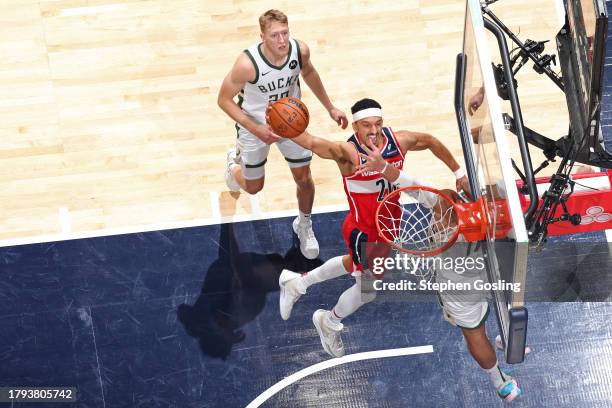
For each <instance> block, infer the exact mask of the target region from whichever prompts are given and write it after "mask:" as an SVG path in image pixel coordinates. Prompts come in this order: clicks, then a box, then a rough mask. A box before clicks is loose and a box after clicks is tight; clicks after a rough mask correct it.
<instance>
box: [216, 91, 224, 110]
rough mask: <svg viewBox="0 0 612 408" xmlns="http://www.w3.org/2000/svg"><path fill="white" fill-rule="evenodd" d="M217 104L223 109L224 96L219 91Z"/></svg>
mask: <svg viewBox="0 0 612 408" xmlns="http://www.w3.org/2000/svg"><path fill="white" fill-rule="evenodd" d="M217 106H219V107H220V108H221V109H223V97H222V96H221V93H219V95H217Z"/></svg>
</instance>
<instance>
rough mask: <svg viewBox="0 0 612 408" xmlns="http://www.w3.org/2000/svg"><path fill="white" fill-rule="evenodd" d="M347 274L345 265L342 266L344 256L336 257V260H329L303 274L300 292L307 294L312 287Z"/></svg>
mask: <svg viewBox="0 0 612 408" xmlns="http://www.w3.org/2000/svg"><path fill="white" fill-rule="evenodd" d="M347 273H348V272H347V271H346V269H344V265H343V264H342V256H336V257H335V258H331V259H328V260H327V261H325V263H324V264H323V265H321V266H319V267H318V268H315V269H313V270H312V271H310V272H306V273H305V274H303V275H302V276H301V277H300V279H298V283H297V284H298V288H299V289H300V292H304V293H305V292H306V289H308V287H309V286H310V285H313V284H315V283H319V282H323V281H326V280H329V279H333V278H336V277H338V276H342V275H345V274H347Z"/></svg>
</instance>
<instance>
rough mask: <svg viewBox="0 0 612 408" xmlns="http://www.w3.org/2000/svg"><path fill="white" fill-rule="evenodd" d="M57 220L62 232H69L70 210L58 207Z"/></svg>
mask: <svg viewBox="0 0 612 408" xmlns="http://www.w3.org/2000/svg"><path fill="white" fill-rule="evenodd" d="M57 212H58V216H59V222H60V226H61V227H62V233H64V234H66V233H68V232H70V229H71V228H70V212H69V211H68V207H60V208H59V209H58V210H57Z"/></svg>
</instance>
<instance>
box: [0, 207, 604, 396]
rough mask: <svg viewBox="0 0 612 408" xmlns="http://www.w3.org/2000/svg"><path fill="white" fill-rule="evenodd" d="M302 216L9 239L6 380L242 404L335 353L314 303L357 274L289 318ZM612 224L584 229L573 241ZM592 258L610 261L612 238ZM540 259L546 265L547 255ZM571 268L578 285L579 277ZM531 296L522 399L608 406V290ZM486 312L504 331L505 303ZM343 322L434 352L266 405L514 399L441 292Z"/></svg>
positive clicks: (331, 250) (363, 344)
mask: <svg viewBox="0 0 612 408" xmlns="http://www.w3.org/2000/svg"><path fill="white" fill-rule="evenodd" d="M343 217H344V213H329V214H320V215H317V216H316V217H315V218H314V221H315V226H314V229H315V231H316V232H317V233H318V238H319V241H320V245H321V248H322V253H321V259H328V258H330V257H332V256H335V255H338V254H341V253H343V252H344V251H345V249H344V243H343V242H342V241H341V238H340V237H341V235H340V226H341V221H342V219H343ZM291 221H292V220H291V219H287V218H286V219H275V220H265V221H254V222H244V223H237V224H223V225H215V226H207V227H199V228H190V229H181V230H169V231H159V232H152V233H142V234H133V235H124V236H113V237H103V238H102V237H101V238H94V239H84V240H76V241H65V242H56V243H48V244H36V245H28V246H19V247H11V248H2V249H0V268H1V270H2V278H3V279H2V281H1V282H0V298H1V299H2V300H3V308H2V312H1V316H0V321H1V327H2V331H0V350H1V351H0V363H1V364H0V379H1V380H0V381H1V385H3V386H24V385H28V386H35V385H38V386H52V385H63V386H75V387H77V389H78V398H79V402H78V404H76V405H72V406H79V407H136V406H142V407H244V406H246V405H247V404H248V403H250V402H251V401H252V400H254V399H255V398H256V397H257V396H258V395H259V394H260V393H262V392H264V391H265V390H266V389H268V388H269V387H271V386H272V385H274V384H275V383H276V382H278V381H280V380H282V379H283V378H284V377H286V376H289V375H291V374H293V373H295V372H298V371H300V370H302V369H304V368H307V367H309V366H312V365H314V364H317V363H319V362H322V361H325V360H327V359H328V358H329V357H328V356H327V355H326V354H325V353H324V351H323V349H322V347H321V345H320V342H319V338H318V336H317V334H316V331H315V329H314V326H313V325H312V321H311V316H312V313H313V312H314V311H315V310H316V309H318V308H329V307H331V306H333V305H334V304H335V301H336V299H337V297H338V296H339V294H340V293H341V292H342V291H343V290H344V289H345V288H347V287H348V286H350V285H351V278H349V277H348V276H347V277H346V278H338V279H336V280H333V281H329V282H325V283H323V284H319V285H316V286H313V287H312V288H310V290H309V293H308V294H307V295H306V296H304V297H302V298H301V299H300V301H299V302H298V303H297V304H296V306H295V309H294V312H293V315H292V317H291V319H290V320H289V321H287V322H285V321H283V320H282V319H281V318H280V315H279V312H278V296H279V292H278V276H279V274H280V272H281V270H282V268H287V267H288V268H292V269H294V270H301V271H305V270H308V269H311V268H312V267H314V266H316V265H318V264H319V263H320V262H321V261H320V260H316V261H307V260H305V259H304V258H303V257H302V256H301V254H299V250H298V249H297V248H296V241H295V239H294V237H293V233H292V231H291V224H290V223H291ZM603 238H604V236H603V234H591V235H589V236H588V237H583V238H579V239H574V242H575V243H576V245H575V248H581V247H582V246H583V245H582V243H583V242H585V241H587V240H588V241H591V240H593V239H598V240H603ZM553 248H554V246H553ZM544 255H547V254H546V253H544ZM547 256H548V261H547V260H546V259H547V258H546V256H544V258H542V259H544V262H548V263H549V261H550V259H551V258H550V256H551V254H550V253H549V254H548V255H547ZM592 264H593V267H594V268H600V270H605V271H608V272H609V271H610V270H612V263H611V261H610V255H609V253H607V254H604V253H601V254H600V256H598V257H597V258H596V259H592ZM544 270H545V273H550V274H555V273H556V272H555V270H551V268H549V269H548V270H546V269H544ZM529 273H530V276H532V275H533V276H536V275H537V274H538V273H539V272H538V265H537V260H536V259H533V258H532V261H531V263H530V272H529ZM534 274H536V275H534ZM551 276H552V275H551ZM540 279H542V276H541V275H539V276H538V280H540ZM576 279H578V280H580V275H579V276H578V277H576ZM572 282H573V281H568V283H567V287H568V288H570V287H573V288H575V287H576V286H575V284H573V283H572ZM572 284H573V285H574V286H572ZM583 287H585V288H586V287H587V286H583ZM574 299H576V298H574ZM528 307H529V311H530V326H529V332H528V342H529V344H530V345H531V347H532V348H533V349H534V352H533V353H532V354H530V355H529V356H528V357H527V359H526V361H525V363H523V364H520V365H516V366H513V367H512V368H513V369H514V375H515V376H516V377H517V379H518V381H519V384H520V385H521V387H522V388H523V389H524V391H525V395H523V396H522V397H521V400H520V402H518V403H517V404H516V405H517V406H526V407H542V406H555V407H560V406H568V407H569V406H571V407H597V406H599V407H604V406H611V405H612V400H611V397H610V395H611V392H612V357H611V356H612V326H611V325H610V322H611V321H612V305H611V304H610V303H579V302H566V303H532V304H529V305H528ZM488 327H489V332H490V334H491V335H492V336H493V335H494V334H495V327H496V325H495V321H494V319H493V317H490V318H489V321H488ZM343 338H344V341H345V345H346V347H347V353H359V352H366V351H373V350H384V349H394V348H404V347H414V346H424V345H431V346H433V353H427V354H418V355H411V356H399V357H390V358H380V359H371V360H367V361H357V362H353V363H347V364H343V365H340V366H337V367H332V368H329V369H326V370H323V371H320V372H317V373H314V374H312V375H310V376H307V377H305V378H303V379H301V380H299V381H297V382H295V383H293V384H291V385H289V386H287V387H286V388H284V389H283V390H281V391H280V392H279V393H277V394H276V395H274V396H272V397H271V398H270V399H269V400H268V402H267V403H266V404H264V405H263V406H266V407H318V406H334V407H349V406H350V407H412V406H414V407H430V406H436V407H444V406H448V407H451V406H452V407H456V406H466V407H474V406H501V405H502V403H501V401H500V400H498V397H497V396H496V395H495V393H494V392H493V389H492V387H491V386H490V384H489V380H488V378H487V377H486V376H485V375H484V373H483V372H482V371H481V370H480V369H479V368H478V367H477V365H476V363H475V362H474V361H473V360H472V359H471V357H470V356H469V354H468V353H467V351H466V350H465V346H464V342H463V339H462V336H461V334H460V332H459V331H458V329H456V328H454V327H452V326H450V325H449V324H448V323H446V322H445V321H444V320H443V319H442V317H441V313H440V309H439V307H438V305H437V304H434V303H398V302H388V303H385V302H378V301H376V302H374V303H371V304H368V305H366V306H364V307H363V308H362V309H360V310H359V311H358V312H356V313H355V314H354V315H353V316H351V317H349V318H348V319H346V320H345V330H344V332H343ZM501 358H502V357H501V355H500V359H501ZM15 406H20V405H19V404H16V405H15ZM24 406H25V405H24ZM45 406H66V405H57V404H56V405H52V404H47V405H45Z"/></svg>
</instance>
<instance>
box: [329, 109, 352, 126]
mask: <svg viewBox="0 0 612 408" xmlns="http://www.w3.org/2000/svg"><path fill="white" fill-rule="evenodd" d="M329 116H330V117H331V118H332V119H333V120H334V122H336V123H337V124H338V126H341V127H342V129H346V127H347V126H348V119H347V118H346V115H345V114H344V112H342V111H341V110H340V109H338V108H331V109H330V110H329Z"/></svg>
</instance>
